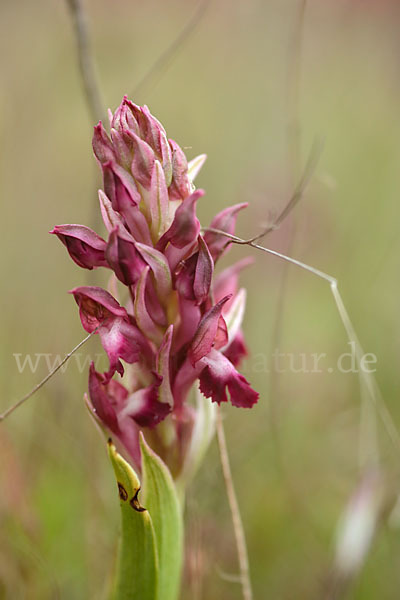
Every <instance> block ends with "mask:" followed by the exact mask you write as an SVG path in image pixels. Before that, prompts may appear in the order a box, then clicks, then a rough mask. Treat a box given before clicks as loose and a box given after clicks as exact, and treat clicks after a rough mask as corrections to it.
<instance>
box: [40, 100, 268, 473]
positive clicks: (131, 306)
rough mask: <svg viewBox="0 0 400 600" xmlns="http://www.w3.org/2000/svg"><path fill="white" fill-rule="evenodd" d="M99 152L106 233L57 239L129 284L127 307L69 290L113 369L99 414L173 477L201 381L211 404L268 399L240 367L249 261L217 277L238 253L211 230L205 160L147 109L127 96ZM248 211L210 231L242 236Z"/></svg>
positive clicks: (59, 232)
mask: <svg viewBox="0 0 400 600" xmlns="http://www.w3.org/2000/svg"><path fill="white" fill-rule="evenodd" d="M93 150H94V154H95V156H96V158H97V160H98V163H99V165H100V168H101V169H102V173H103V181H104V189H103V190H100V192H99V200H100V210H101V214H102V217H103V221H104V226H105V234H104V235H103V236H100V235H98V234H97V233H95V232H94V231H92V230H91V229H89V228H88V227H85V226H83V225H58V226H56V227H55V228H54V229H53V231H51V233H53V234H55V235H56V236H57V237H58V238H59V239H60V241H61V242H62V243H63V244H64V245H65V246H66V248H67V250H68V252H69V254H70V256H71V258H72V259H73V260H74V261H75V262H76V263H77V264H78V265H79V266H80V267H82V268H84V269H94V268H100V267H101V268H105V269H109V270H110V273H111V275H112V276H113V278H114V287H113V290H117V287H118V286H117V284H116V282H117V280H118V282H120V283H119V285H120V286H124V287H125V289H126V294H125V295H123V294H121V297H127V298H128V300H127V302H126V303H125V306H122V305H121V304H120V303H119V302H118V301H117V299H116V298H115V297H114V296H113V295H111V294H110V293H109V292H108V291H106V290H104V289H102V288H99V287H78V288H75V289H73V290H71V293H72V294H73V296H74V298H75V301H76V303H77V305H78V307H79V313H80V318H81V321H82V326H83V328H84V329H85V330H86V331H87V332H92V331H94V330H96V334H98V335H99V337H100V340H101V343H102V346H103V348H104V350H105V352H106V354H107V356H108V359H109V368H108V370H107V372H105V373H98V372H97V371H96V370H95V367H94V365H91V367H90V371H89V400H88V404H89V407H90V409H91V411H92V413H93V415H94V416H95V418H96V419H97V420H98V421H99V423H100V424H101V425H102V427H103V428H105V429H106V430H107V431H108V432H109V433H111V434H112V435H113V438H114V439H115V440H116V441H117V442H119V443H120V445H122V446H123V447H124V448H125V451H126V453H128V454H129V456H130V458H131V460H132V462H133V465H134V466H135V467H136V468H138V469H140V450H139V432H140V431H143V432H144V433H145V435H146V438H147V439H148V440H149V441H150V443H153V446H154V447H155V449H156V451H157V452H158V453H159V454H160V456H161V457H162V458H163V459H164V460H165V461H166V462H167V463H168V464H169V466H170V468H171V471H172V473H173V474H174V476H175V477H176V476H178V475H179V472H180V470H181V469H182V466H183V463H184V458H185V452H186V449H187V448H188V446H189V445H190V442H191V433H192V431H193V429H194V425H195V420H196V410H195V407H194V406H192V405H191V404H190V402H189V394H190V392H191V389H192V388H193V386H194V385H195V384H196V381H197V382H198V383H197V386H198V387H199V388H200V391H201V393H202V394H203V395H204V396H205V397H206V398H210V399H211V401H212V402H215V403H217V404H220V403H222V402H227V401H228V399H229V400H230V402H231V403H232V404H233V405H234V406H237V407H242V408H250V407H252V406H253V405H254V404H255V403H256V402H257V400H258V393H257V392H255V391H254V390H253V389H252V388H251V386H250V384H249V383H248V381H246V379H245V378H244V377H243V375H241V374H239V373H238V371H237V370H236V367H237V366H238V365H239V363H240V361H241V359H242V358H243V357H244V356H245V355H246V352H247V351H246V346H245V343H244V338H243V333H242V331H241V319H242V317H243V312H244V303H245V293H244V290H238V289H237V288H238V275H239V271H240V270H241V268H242V267H243V266H245V263H244V261H241V262H240V263H239V264H238V266H237V267H230V268H228V269H227V270H226V271H223V272H222V273H221V274H220V275H219V276H218V277H216V278H215V277H214V268H215V265H216V263H217V261H218V260H219V258H220V257H221V256H222V254H223V253H225V252H226V250H227V249H228V247H229V242H227V239H226V237H224V236H223V235H221V234H217V233H211V232H208V233H205V235H204V236H203V235H201V233H200V231H201V228H200V223H199V220H198V218H197V216H196V206H197V203H198V201H199V200H201V198H202V197H203V195H204V191H203V190H200V189H195V186H194V183H193V180H194V177H195V176H196V175H197V173H198V171H199V170H200V168H201V166H202V164H203V163H204V160H205V156H204V155H201V156H200V157H197V159H194V160H193V161H191V163H189V164H188V162H187V159H186V156H185V154H184V152H183V150H182V149H181V148H180V147H179V146H178V144H177V143H176V142H174V141H173V140H169V139H168V138H167V135H166V132H165V130H164V128H163V126H162V125H161V124H160V123H159V121H157V119H156V118H155V117H153V115H152V114H151V113H150V111H149V109H148V108H147V107H146V106H143V107H140V106H137V105H136V104H134V103H133V102H131V101H130V100H128V98H127V97H124V98H123V100H122V102H121V105H120V106H119V107H118V108H117V110H116V111H115V113H114V114H112V113H111V112H110V134H108V133H107V132H106V130H105V128H104V126H103V124H102V123H101V122H99V124H98V125H96V127H95V128H94V135H93ZM245 206H246V204H238V205H236V206H233V207H231V208H226V209H225V210H223V211H222V212H221V213H219V214H218V215H217V216H216V217H215V218H214V219H213V221H212V224H211V225H212V227H214V228H218V229H220V230H223V231H226V232H227V233H230V234H232V233H233V232H234V228H235V223H236V219H237V216H238V213H239V212H240V211H241V210H242V209H243V208H245Z"/></svg>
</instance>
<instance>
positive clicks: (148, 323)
mask: <svg viewBox="0 0 400 600" xmlns="http://www.w3.org/2000/svg"><path fill="white" fill-rule="evenodd" d="M149 270H150V267H145V268H144V269H143V271H142V274H141V276H140V278H139V281H138V282H137V284H136V288H135V302H134V307H133V310H134V314H135V318H136V321H137V324H138V326H139V329H140V330H141V331H142V332H143V334H144V335H145V336H147V337H148V338H149V339H151V340H152V341H153V342H155V343H156V344H159V343H160V342H161V339H162V332H161V329H160V328H159V327H158V326H157V325H156V323H155V322H154V321H153V319H152V318H151V316H150V315H149V313H148V310H147V307H146V302H145V290H146V283H147V276H148V273H149Z"/></svg>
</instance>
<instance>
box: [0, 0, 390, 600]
mask: <svg viewBox="0 0 400 600" xmlns="http://www.w3.org/2000/svg"><path fill="white" fill-rule="evenodd" d="M299 6H300V1H297V0H296V1H295V0H285V1H283V0H271V1H269V2H263V1H260V0H247V1H246V2H228V1H227V0H216V1H211V2H210V6H209V8H208V10H207V12H206V14H205V16H204V18H203V19H202V21H201V23H199V26H198V28H197V29H196V31H195V32H194V33H193V34H192V35H191V36H190V38H189V40H188V41H187V43H186V44H185V46H184V47H183V48H182V51H181V52H180V53H179V55H178V56H177V57H176V58H175V60H174V62H173V63H172V65H171V66H170V68H168V70H165V71H164V72H163V73H162V74H161V75H160V76H159V77H158V78H157V80H156V81H155V82H154V84H153V85H152V86H151V87H150V88H148V89H143V90H141V91H140V92H139V93H138V96H137V97H135V98H133V99H134V101H135V102H138V103H146V104H148V105H149V107H150V108H151V111H152V112H153V114H155V115H156V116H157V117H158V118H159V119H160V120H161V121H162V122H163V124H164V125H165V126H166V128H167V131H168V133H169V135H170V136H171V137H173V138H175V139H176V140H177V141H178V143H180V144H181V145H182V146H184V147H187V148H188V150H187V153H188V155H189V156H190V157H193V156H195V155H196V154H199V153H200V152H206V153H207V154H208V161H207V163H206V166H205V167H204V170H203V172H202V174H201V175H200V177H199V182H198V184H199V185H200V186H201V187H204V188H205V189H206V190H207V195H206V196H205V198H204V200H202V203H201V206H199V210H200V214H201V217H202V220H203V222H204V223H208V222H209V220H210V218H211V216H212V215H213V214H214V213H215V212H216V211H217V210H219V209H221V208H222V207H224V206H226V205H228V204H232V203H234V202H242V201H248V202H249V203H250V206H249V208H248V209H247V211H246V213H245V214H244V213H243V215H242V216H241V218H240V222H239V226H238V233H239V234H242V235H244V236H248V235H253V234H256V233H257V232H258V231H259V230H260V227H261V226H262V225H263V224H265V223H266V222H267V221H268V219H269V217H270V215H271V213H277V212H278V211H279V208H280V207H282V206H283V204H284V203H285V202H286V201H287V198H288V196H289V195H290V193H291V190H292V189H293V186H294V182H295V180H296V177H298V176H299V174H300V170H301V167H299V166H298V165H296V164H295V163H296V162H297V161H296V160H295V158H296V157H293V153H294V152H293V135H291V134H290V132H293V119H294V123H295V125H296V121H297V125H298V133H299V140H300V149H299V159H300V165H304V163H305V161H306V158H307V155H308V153H309V150H310V148H311V145H312V142H313V140H314V139H315V138H316V137H322V138H323V139H324V142H325V145H324V151H323V154H322V156H321V159H320V161H319V164H318V168H317V170H316V173H315V175H314V177H313V179H312V182H311V184H310V185H309V187H308V190H307V194H306V196H305V197H304V199H303V200H302V201H301V203H300V204H299V205H298V206H297V208H296V209H295V211H294V212H293V213H292V214H291V216H290V217H289V218H288V219H287V221H285V223H284V225H283V226H282V227H281V229H280V230H279V231H278V232H275V233H274V234H273V235H270V236H269V237H268V238H267V240H266V241H265V243H266V244H267V245H269V246H270V247H272V248H275V249H278V250H281V251H282V252H288V253H290V254H291V255H293V256H295V257H297V258H299V259H301V260H303V261H305V262H308V263H310V264H312V265H314V266H315V267H318V268H320V269H322V270H324V271H326V272H327V273H330V274H332V275H334V276H336V277H337V278H338V279H339V282H340V286H341V290H342V293H343V297H344V299H345V302H346V304H347V306H348V308H349V312H350V314H351V316H352V318H353V320H354V324H355V327H356V329H357V331H358V332H359V335H360V338H361V340H362V343H363V345H364V346H365V349H366V351H367V352H373V353H375V354H376V356H377V360H378V362H377V372H376V376H377V379H378V382H379V385H380V386H381V389H382V392H383V396H384V398H385V400H386V403H387V405H388V407H389V409H390V412H391V414H392V416H393V419H394V421H395V422H396V423H397V424H398V425H399V426H400V408H399V406H398V400H399V368H398V365H399V360H400V346H399V339H400V335H399V334H400V320H399V310H398V298H399V291H400V285H399V250H400V241H399V227H400V225H399V218H398V217H399V196H400V175H399V173H400V172H399V164H400V119H399V106H400V87H399V81H400V80H399V72H400V45H399V36H398V31H399V26H400V11H399V6H398V3H397V2H392V3H390V2H386V1H384V0H381V1H378V0H376V1H375V2H372V1H365V2H361V1H351V0H340V1H336V0H335V1H334V0H332V1H328V0H326V1H325V2H320V1H318V0H308V2H307V6H306V12H305V17H304V27H303V43H302V48H301V53H300V54H299V53H298V48H299V46H298V45H296V43H295V42H294V40H295V39H296V35H297V34H296V22H298V12H299ZM194 9H195V5H194V4H192V3H184V2H180V1H178V0H173V1H171V2H161V1H160V0H150V1H149V2H147V3H142V2H138V1H131V2H128V1H127V0H125V1H123V0H121V1H120V2H106V1H105V0H97V1H95V0H91V1H90V2H88V3H87V10H88V16H89V18H90V26H91V33H92V37H93V45H94V50H95V55H96V60H97V63H98V69H99V74H100V77H101V81H102V86H103V90H104V95H105V97H106V100H107V104H108V105H109V106H112V107H113V108H114V107H115V106H116V105H117V104H118V103H119V102H120V99H121V97H122V95H123V94H124V93H130V92H131V90H132V89H134V88H135V85H136V83H137V82H138V81H139V80H140V78H141V77H142V76H143V75H144V74H145V73H146V72H147V70H148V69H149V67H150V66H151V64H152V63H153V62H154V60H155V59H156V58H157V57H158V55H159V54H160V53H161V52H162V51H163V50H164V49H165V48H166V47H167V46H168V44H169V43H170V42H171V40H172V39H173V38H174V37H175V36H176V35H177V33H178V31H179V30H180V29H181V28H182V26H183V25H184V23H185V21H186V20H187V19H188V18H189V16H190V14H191V11H193V10H194ZM297 33H298V32H297ZM0 49H1V57H2V91H3V93H2V96H1V99H0V103H1V104H0V106H1V116H0V132H1V138H2V144H1V146H2V153H1V184H0V185H1V224H2V225H1V245H2V252H1V256H0V265H1V281H2V311H1V361H0V377H1V406H2V407H3V408H5V407H6V406H8V405H9V404H10V403H11V402H12V401H13V400H15V399H17V398H18V397H20V396H22V395H23V394H24V393H26V391H28V390H29V389H30V388H31V387H32V386H33V385H34V384H35V383H36V382H37V381H38V380H39V379H40V378H41V377H43V376H44V375H45V374H46V373H47V370H48V365H46V358H45V357H44V356H42V358H40V360H39V362H38V366H37V370H36V371H35V372H34V373H33V372H32V371H31V370H30V369H29V368H28V367H26V368H25V369H24V370H23V372H22V373H20V372H19V369H18V365H17V361H16V358H15V354H20V355H22V356H21V360H24V357H25V356H26V355H28V354H31V355H33V361H34V362H35V361H36V355H37V354H38V353H42V354H48V355H49V360H50V361H51V362H52V361H54V360H55V359H56V356H57V355H58V354H59V355H63V354H64V353H65V352H67V351H68V350H70V349H71V348H72V347H73V346H74V345H75V344H76V343H77V342H78V341H79V340H80V339H81V338H82V337H83V332H82V329H81V325H80V322H79V318H78V315H77V310H76V306H75V304H74V302H73V299H72V298H71V297H70V296H68V294H67V293H66V292H67V290H68V289H70V288H72V287H74V286H76V285H80V284H85V283H88V282H90V283H99V282H102V281H103V278H102V277H103V276H102V274H101V273H99V272H97V273H89V272H85V271H82V270H80V269H79V268H78V267H76V266H75V265H74V264H73V262H72V261H71V260H70V259H69V258H68V256H67V254H66V252H65V249H64V248H63V247H62V246H61V244H60V243H59V242H58V241H57V240H56V239H54V237H51V236H49V235H48V234H47V232H48V231H49V230H50V229H51V228H52V227H53V226H54V224H57V223H71V222H72V223H73V222H76V223H86V224H88V225H92V224H93V219H94V214H95V212H96V199H95V189H96V186H98V185H99V178H98V173H97V168H96V165H95V161H94V159H93V157H92V153H91V126H92V123H91V121H90V119H89V118H88V112H87V108H86V105H85V102H84V99H83V95H82V89H81V82H80V79H79V75H78V72H77V67H76V56H75V46H74V39H73V35H72V30H71V23H70V19H69V15H68V12H67V10H66V6H65V5H64V3H63V2H62V1H61V0H60V1H58V2H51V1H50V0H42V1H41V2H39V3H37V2H28V1H27V0H20V1H19V2H12V1H10V0H3V2H2V5H1V19H0ZM296 59H298V64H297V67H293V65H296ZM296 72H297V74H298V101H296V98H295V97H294V96H293V94H294V93H295V90H296V82H295V81H293V77H297V75H296ZM295 154H296V152H295ZM99 232H101V229H99ZM245 254H253V255H254V256H255V257H256V263H255V265H254V266H253V267H252V268H251V269H249V270H248V272H247V273H245V274H244V275H243V282H244V283H245V285H246V287H247V289H248V309H247V316H246V321H245V333H246V337H247V341H248V345H249V347H250V349H251V356H250V357H249V360H248V361H247V365H246V367H245V369H244V371H245V373H246V376H247V377H248V378H249V380H251V382H252V384H253V386H254V387H255V388H256V389H258V390H259V391H260V392H261V400H260V402H259V404H258V406H257V407H256V408H254V409H253V410H251V411H243V410H237V409H236V410H235V409H234V408H232V407H226V410H224V414H225V416H226V419H225V426H226V432H227V438H228V443H229V447H230V454H231V460H232V467H233V471H234V477H235V482H236V486H237V492H238V497H239V501H240V505H241V509H242V514H243V520H244V525H245V528H246V532H247V537H248V546H249V554H250V562H251V574H252V580H253V584H254V592H255V598H257V599H261V598H271V599H272V598H273V599H279V600H284V599H288V600H289V599H290V600H292V599H293V598H296V599H299V600H300V599H307V600H309V599H310V598H322V597H324V593H325V592H324V590H325V589H326V587H325V584H326V582H327V580H329V577H330V575H329V574H330V572H331V567H332V561H333V554H334V539H335V532H336V528H337V522H338V519H339V517H340V515H341V514H342V511H343V510H344V507H345V506H346V504H347V503H348V501H349V498H350V496H351V494H352V493H353V492H354V490H355V489H356V488H357V486H358V484H359V482H360V480H361V479H362V476H363V473H364V470H363V465H364V464H365V456H366V455H367V456H369V457H371V456H372V457H373V458H374V459H375V460H378V449H379V452H380V459H379V460H380V466H381V470H382V471H383V483H382V484H381V485H382V488H383V489H384V490H385V493H386V492H387V495H388V497H389V501H388V511H387V512H390V510H389V509H390V502H391V501H392V496H393V497H396V493H399V492H400V480H399V477H398V472H399V469H398V465H399V462H400V455H399V452H398V451H396V450H395V449H394V448H393V446H391V444H390V443H389V442H388V438H387V435H386V433H385V431H384V429H383V428H382V426H381V423H380V422H379V421H377V436H376V437H377V439H378V443H377V445H376V447H375V446H373V445H372V450H371V443H372V441H373V435H372V434H371V431H372V429H373V428H371V427H368V426H367V427H366V426H365V419H363V418H362V411H361V410H360V406H361V402H360V388H359V382H358V376H357V375H356V374H351V373H340V372H338V370H337V368H336V367H335V365H336V361H337V358H338V357H339V356H340V355H341V354H342V353H344V352H349V346H348V345H347V340H346V336H345V332H344V329H343V326H342V325H341V322H340V320H339V317H338V315H337V312H336V310H335V307H334V304H333V301H332V297H331V295H330V292H329V287H328V284H326V283H325V282H323V281H321V280H318V279H316V278H314V277H313V276H312V275H310V274H307V273H305V272H302V271H300V270H297V269H296V268H295V267H289V268H288V269H286V267H285V265H284V264H283V263H282V262H280V261H278V260H277V259H275V258H273V257H268V256H267V255H264V254H262V253H258V254H257V253H256V252H255V251H254V250H251V249H249V248H243V247H239V248H235V249H234V250H233V252H232V253H231V254H230V255H229V257H227V258H226V259H225V261H226V263H228V262H230V261H232V260H233V258H234V256H237V257H239V256H243V255H245ZM283 279H284V280H285V284H284V287H283V288H282V281H283ZM279 319H280V325H279V323H278V325H277V320H279ZM276 348H278V349H279V352H281V353H285V354H289V353H292V354H293V355H294V356H295V358H294V360H295V363H294V366H295V368H297V369H300V368H301V366H302V365H301V360H302V359H301V357H300V354H301V353H304V354H305V355H306V357H307V361H308V362H307V369H308V370H311V369H312V363H311V362H310V361H312V358H310V357H311V354H313V353H326V355H327V357H326V359H325V360H323V361H321V363H320V364H321V371H322V372H320V373H315V372H308V373H304V372H298V373H294V372H291V371H290V369H288V368H286V370H285V372H283V373H279V372H274V371H273V369H271V365H270V358H269V357H270V356H271V354H272V352H273V351H274V350H275V349H276ZM100 351H101V350H100V346H99V343H98V340H91V342H90V344H88V345H87V346H86V347H85V349H84V350H82V353H81V355H80V360H81V361H82V362H83V361H84V360H85V359H87V356H88V354H91V355H92V356H93V355H94V354H96V353H98V352H100ZM285 360H286V359H285ZM285 365H286V367H287V366H288V362H286V363H285V362H284V363H283V366H285ZM310 365H311V366H310ZM329 367H332V368H333V367H334V369H333V372H330V371H329ZM267 368H268V370H269V371H270V372H267ZM86 377H87V376H86V370H85V369H84V370H83V372H82V373H80V372H79V368H78V365H77V362H76V360H71V362H70V363H69V365H68V367H67V368H66V370H65V372H64V373H58V374H57V375H56V376H55V377H54V378H53V379H52V380H51V381H50V382H49V384H48V385H47V386H46V387H45V388H43V389H42V390H41V391H40V393H39V394H38V395H37V396H35V397H34V398H32V399H31V400H30V401H29V402H28V403H27V404H26V406H25V407H24V408H22V409H21V410H20V411H18V412H16V413H15V414H13V415H12V416H11V417H10V418H9V419H8V420H7V421H5V422H3V423H2V424H1V428H0V464H1V470H0V485H1V493H0V522H1V540H0V597H1V598H5V599H12V600H18V599H25V598H29V599H30V600H39V599H40V600H42V599H47V598H49V599H50V598H63V599H68V600H74V599H83V598H102V597H103V593H104V590H105V589H106V586H107V577H108V572H109V571H111V568H112V563H113V560H114V552H115V542H116V539H117V534H118V527H119V522H118V519H119V511H118V505H117V504H118V503H117V500H116V495H115V489H114V483H113V477H112V473H111V468H110V465H109V463H108V459H107V455H106V451H105V448H104V445H103V444H102V441H101V438H100V436H99V435H98V433H97V432H96V430H95V429H94V427H93V425H92V423H91V422H90V420H89V418H88V416H87V414H86V409H85V407H84V403H83V401H82V396H83V393H84V392H85V390H86ZM363 423H364V425H363ZM389 492H390V493H389ZM386 516H387V515H386ZM187 537H188V549H187V568H186V575H185V578H186V579H185V585H184V590H183V594H182V598H183V599H184V600H186V599H189V598H190V599H191V600H201V599H207V600H212V599H217V598H218V599H219V600H223V599H229V600H233V599H236V598H240V597H241V592H240V586H239V585H238V584H237V583H232V582H229V581H226V577H225V576H224V574H226V573H229V574H235V573H236V572H237V563H236V554H235V546H234V538H233V534H232V527H231V521H230V514H229V509H228V505H227V500H226V494H225V491H224V485H223V480H222V476H221V469H220V465H219V458H218V452H217V448H216V446H215V445H214V446H212V448H211V450H210V452H209V454H208V456H207V459H206V462H205V464H204V465H203V467H202V470H201V472H200V473H199V476H198V479H197V481H196V482H195V483H194V484H193V486H192V488H191V490H190V492H189V496H188V502H187ZM399 558H400V523H399V520H398V519H397V520H396V518H395V516H393V515H392V517H391V518H390V519H389V520H388V519H386V520H385V521H384V524H382V525H381V526H379V528H378V531H377V534H376V536H375V539H374V543H373V546H372V549H371V552H370V554H369V556H368V558H367V560H366V562H365V564H364V565H363V569H362V571H361V573H360V576H359V577H358V579H357V581H356V582H355V583H354V584H353V585H352V586H351V587H350V588H349V590H348V597H349V598H352V599H354V600H361V599H362V600H368V599H375V598H385V599H388V600H389V599H395V598H397V597H398V589H399V586H400V572H399V569H398V562H399Z"/></svg>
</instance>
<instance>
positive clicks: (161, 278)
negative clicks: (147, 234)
mask: <svg viewBox="0 0 400 600" xmlns="http://www.w3.org/2000/svg"><path fill="white" fill-rule="evenodd" d="M136 248H137V250H138V251H139V253H140V255H141V256H142V258H143V260H144V261H146V263H147V264H148V265H149V267H150V268H151V270H152V272H153V275H154V281H155V287H156V290H157V293H158V295H159V298H160V300H166V299H167V298H168V296H169V294H170V293H171V291H172V278H171V271H170V270H169V265H168V261H167V259H166V258H165V256H164V255H163V254H162V253H161V252H159V251H158V250H156V249H155V248H152V247H150V246H147V245H145V244H140V243H139V242H137V243H136Z"/></svg>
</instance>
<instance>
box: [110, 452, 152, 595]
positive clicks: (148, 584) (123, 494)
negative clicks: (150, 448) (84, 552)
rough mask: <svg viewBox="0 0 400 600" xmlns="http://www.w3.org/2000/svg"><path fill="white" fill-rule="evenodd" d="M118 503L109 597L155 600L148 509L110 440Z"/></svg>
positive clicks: (129, 472) (130, 471) (138, 486)
mask: <svg viewBox="0 0 400 600" xmlns="http://www.w3.org/2000/svg"><path fill="white" fill-rule="evenodd" d="M108 452H109V456H110V459H111V462H112V465H113V468H114V472H115V477H116V480H117V484H118V491H119V497H120V503H121V519H122V527H121V540H120V546H119V550H118V562H117V571H116V578H115V584H114V589H113V591H112V595H111V598H112V600H158V556H157V548H156V538H155V533H154V528H153V523H152V519H151V517H150V514H149V511H148V510H146V509H145V508H143V506H141V505H140V502H139V500H138V494H139V490H140V482H139V479H138V477H137V475H136V473H135V471H134V470H133V469H132V467H131V466H130V465H129V464H128V463H127V462H126V460H124V459H123V458H122V456H120V455H119V454H118V452H117V451H116V449H115V446H114V445H113V444H112V442H111V441H110V442H109V443H108Z"/></svg>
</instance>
